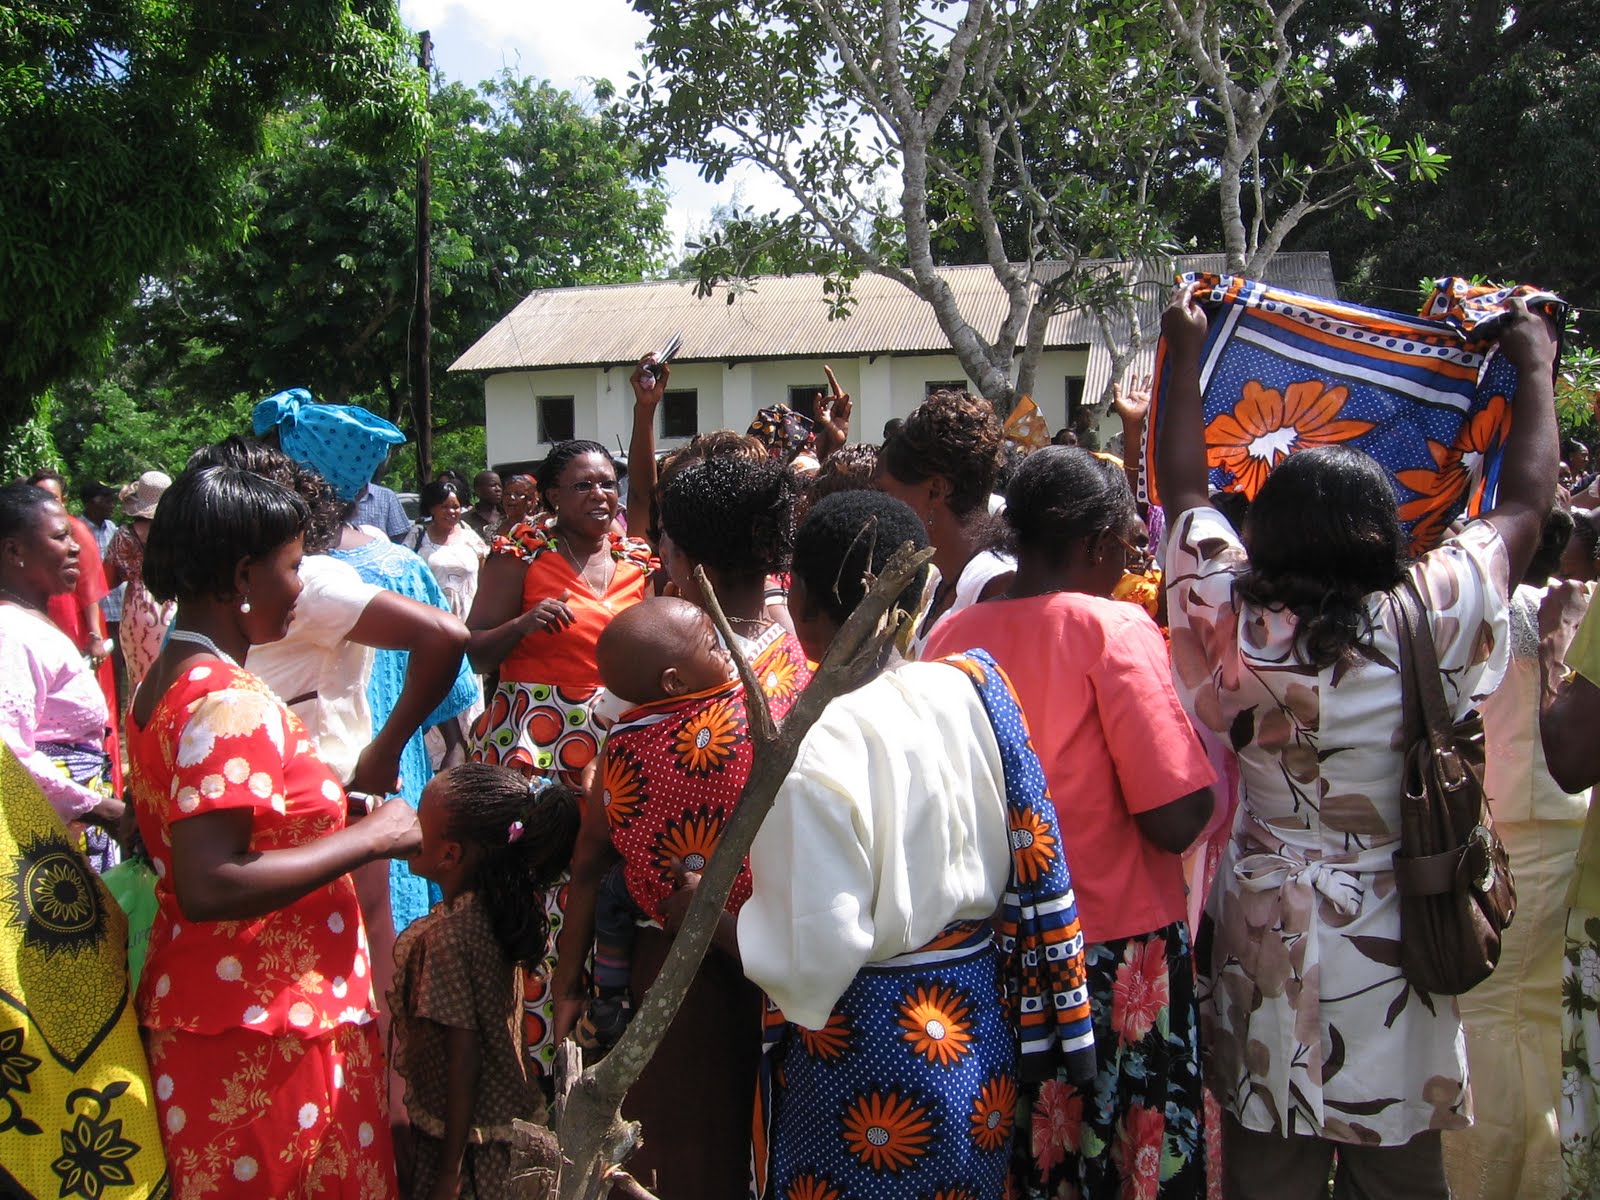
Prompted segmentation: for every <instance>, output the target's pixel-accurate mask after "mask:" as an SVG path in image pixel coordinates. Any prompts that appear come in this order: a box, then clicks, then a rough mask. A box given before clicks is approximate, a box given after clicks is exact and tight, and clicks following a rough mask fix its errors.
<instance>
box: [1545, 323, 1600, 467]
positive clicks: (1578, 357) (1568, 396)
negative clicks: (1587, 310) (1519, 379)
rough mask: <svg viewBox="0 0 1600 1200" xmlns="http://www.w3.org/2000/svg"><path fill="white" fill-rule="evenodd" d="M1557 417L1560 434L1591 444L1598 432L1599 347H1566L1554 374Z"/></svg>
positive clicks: (1599, 420)
mask: <svg viewBox="0 0 1600 1200" xmlns="http://www.w3.org/2000/svg"><path fill="white" fill-rule="evenodd" d="M1556 416H1557V417H1558V418H1559V419H1560V422H1561V434H1562V436H1563V437H1575V438H1580V439H1582V440H1583V441H1584V442H1585V443H1586V444H1593V442H1594V440H1595V437H1596V436H1597V435H1600V350H1595V349H1592V348H1589V347H1585V346H1569V347H1568V348H1567V350H1566V352H1565V353H1564V354H1563V355H1562V356H1561V370H1560V373H1559V374H1558V375H1557V376H1556Z"/></svg>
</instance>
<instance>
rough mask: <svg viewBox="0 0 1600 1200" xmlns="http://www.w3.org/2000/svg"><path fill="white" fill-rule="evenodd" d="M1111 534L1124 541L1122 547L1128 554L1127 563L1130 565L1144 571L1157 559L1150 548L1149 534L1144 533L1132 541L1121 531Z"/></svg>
mask: <svg viewBox="0 0 1600 1200" xmlns="http://www.w3.org/2000/svg"><path fill="white" fill-rule="evenodd" d="M1111 536H1112V537H1114V538H1116V539H1117V541H1119V542H1121V543H1122V549H1123V552H1124V553H1125V554H1126V555H1127V565H1128V566H1129V567H1133V568H1135V569H1137V570H1140V571H1143V570H1144V569H1145V568H1146V567H1148V566H1149V565H1150V564H1151V563H1152V562H1154V561H1155V553H1154V552H1153V551H1152V550H1151V549H1150V535H1149V534H1144V535H1143V536H1142V537H1138V538H1135V539H1134V540H1133V541H1131V542H1130V541H1129V540H1128V539H1127V538H1125V537H1123V536H1122V535H1121V534H1120V533H1114V534H1112V535H1111Z"/></svg>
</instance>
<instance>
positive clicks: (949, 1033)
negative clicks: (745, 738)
mask: <svg viewBox="0 0 1600 1200" xmlns="http://www.w3.org/2000/svg"><path fill="white" fill-rule="evenodd" d="M900 1028H902V1029H904V1030H905V1035H904V1036H905V1039H906V1041H908V1042H910V1043H911V1046H912V1048H913V1049H915V1050H916V1052H917V1053H918V1054H920V1055H922V1056H923V1057H924V1058H926V1059H927V1060H928V1061H929V1062H933V1063H938V1064H939V1065H940V1066H949V1065H950V1064H952V1063H955V1062H959V1061H960V1060H961V1058H962V1056H963V1055H966V1054H970V1053H971V1052H972V1008H971V1006H970V1004H969V1003H968V1002H967V998H966V997H965V996H963V995H962V994H961V993H960V992H958V991H956V990H955V989H954V988H949V987H942V986H940V985H939V984H924V985H920V986H918V987H916V988H915V989H914V990H913V991H912V992H911V994H910V995H908V996H907V997H906V998H905V1000H904V1001H903V1002H902V1003H901V1005H900Z"/></svg>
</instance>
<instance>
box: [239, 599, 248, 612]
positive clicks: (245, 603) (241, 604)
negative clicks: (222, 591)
mask: <svg viewBox="0 0 1600 1200" xmlns="http://www.w3.org/2000/svg"><path fill="white" fill-rule="evenodd" d="M239 611H240V612H241V613H247V612H249V611H250V601H249V600H248V599H245V600H241V601H239Z"/></svg>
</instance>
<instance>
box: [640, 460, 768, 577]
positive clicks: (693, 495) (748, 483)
mask: <svg viewBox="0 0 1600 1200" xmlns="http://www.w3.org/2000/svg"><path fill="white" fill-rule="evenodd" d="M798 490H799V486H798V484H797V483H796V481H795V477H794V472H792V471H790V470H789V468H788V467H786V466H785V465H784V464H783V463H781V462H779V461H777V460H776V459H770V458H764V459H762V460H760V461H759V462H756V461H751V460H750V459H747V458H736V457H733V456H731V455H722V456H720V457H718V458H709V459H707V460H705V461H704V462H698V463H695V464H693V465H692V466H690V467H687V468H685V469H684V470H682V471H679V472H678V473H677V474H675V475H674V476H673V477H672V478H671V479H670V480H669V481H668V482H667V485H666V487H664V488H663V489H662V492H661V525H662V528H663V530H664V531H665V532H666V533H667V535H668V536H670V537H671V538H672V540H673V541H674V542H675V543H676V544H677V546H678V549H680V550H682V551H683V552H684V553H685V554H687V555H688V556H689V557H690V558H692V559H694V560H695V561H696V562H700V563H704V564H705V565H706V566H708V567H712V568H714V569H716V570H718V571H724V572H727V573H728V574H731V575H740V576H751V575H772V574H775V573H777V572H779V571H783V570H785V569H787V567H788V565H789V556H790V555H791V554H792V553H793V552H794V502H795V495H796V493H797V492H798Z"/></svg>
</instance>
